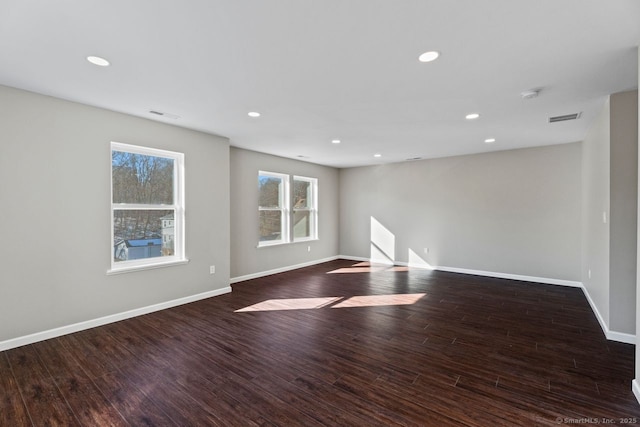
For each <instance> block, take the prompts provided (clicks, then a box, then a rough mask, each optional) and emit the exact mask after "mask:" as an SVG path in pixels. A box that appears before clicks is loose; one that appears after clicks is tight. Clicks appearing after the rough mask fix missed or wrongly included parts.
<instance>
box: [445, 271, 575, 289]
mask: <svg viewBox="0 0 640 427" xmlns="http://www.w3.org/2000/svg"><path fill="white" fill-rule="evenodd" d="M434 270H438V271H446V272H449V273H461V274H471V275H474V276H485V277H495V278H498V279H510V280H519V281H521V282H534V283H544V284H547V285H559V286H569V287H572V288H581V287H582V283H581V282H574V281H572V280H562V279H551V278H549V277H535V276H523V275H521V274H510V273H497V272H494V271H482V270H469V269H466V268H455V267H434Z"/></svg>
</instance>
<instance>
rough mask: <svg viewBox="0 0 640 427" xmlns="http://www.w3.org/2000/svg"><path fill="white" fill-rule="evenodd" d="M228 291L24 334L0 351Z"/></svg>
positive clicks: (2, 343) (228, 289)
mask: <svg viewBox="0 0 640 427" xmlns="http://www.w3.org/2000/svg"><path fill="white" fill-rule="evenodd" d="M229 292H231V287H230V286H227V287H225V288H222V289H215V290H213V291H208V292H203V293H200V294H196V295H191V296H188V297H184V298H178V299H175V300H172V301H166V302H162V303H159V304H154V305H149V306H146V307H141V308H136V309H134V310H129V311H125V312H122V313H116V314H111V315H109V316H104V317H99V318H97V319H92V320H87V321H84V322H79V323H74V324H72V325H67V326H61V327H59V328H55V329H49V330H48V331H43V332H36V333H35V334H30V335H25V336H22V337H18V338H12V339H9V340H6V341H0V351H4V350H9V349H12V348H16V347H21V346H23V345H27V344H33V343H36V342H39V341H44V340H48V339H51V338H56V337H59V336H62V335H67V334H72V333H74V332H79V331H84V330H85V329H90V328H95V327H97V326H102V325H106V324H108V323H114V322H119V321H120V320H124V319H130V318H132V317H136V316H142V315H143V314H148V313H153V312H154V311H160V310H164V309H167V308H171V307H176V306H178V305H183V304H188V303H190V302H194V301H199V300H202V299H206V298H211V297H215V296H218V295H223V294H226V293H229Z"/></svg>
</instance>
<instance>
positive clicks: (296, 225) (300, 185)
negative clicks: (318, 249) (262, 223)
mask: <svg viewBox="0 0 640 427" xmlns="http://www.w3.org/2000/svg"><path fill="white" fill-rule="evenodd" d="M291 204H292V206H293V241H294V242H299V241H303V240H313V239H317V236H318V180H317V179H316V178H305V177H303V176H294V177H293V202H292V203H291Z"/></svg>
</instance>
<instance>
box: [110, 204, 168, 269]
mask: <svg viewBox="0 0 640 427" xmlns="http://www.w3.org/2000/svg"><path fill="white" fill-rule="evenodd" d="M174 218H175V213H174V211H173V210H172V209H171V210H122V209H115V210H114V211H113V259H114V261H116V262H120V261H128V260H132V259H141V258H154V257H162V256H170V255H174V237H175V228H174Z"/></svg>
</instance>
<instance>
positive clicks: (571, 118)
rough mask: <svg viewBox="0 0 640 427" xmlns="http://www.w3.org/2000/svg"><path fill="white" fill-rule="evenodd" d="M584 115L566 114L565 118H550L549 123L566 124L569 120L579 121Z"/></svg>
mask: <svg viewBox="0 0 640 427" xmlns="http://www.w3.org/2000/svg"><path fill="white" fill-rule="evenodd" d="M580 115H582V113H573V114H565V115H564V116H555V117H549V123H555V122H566V121H567V120H575V119H579V118H580Z"/></svg>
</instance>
